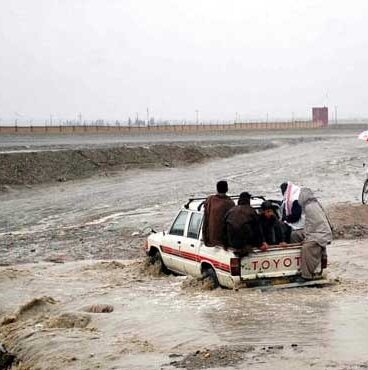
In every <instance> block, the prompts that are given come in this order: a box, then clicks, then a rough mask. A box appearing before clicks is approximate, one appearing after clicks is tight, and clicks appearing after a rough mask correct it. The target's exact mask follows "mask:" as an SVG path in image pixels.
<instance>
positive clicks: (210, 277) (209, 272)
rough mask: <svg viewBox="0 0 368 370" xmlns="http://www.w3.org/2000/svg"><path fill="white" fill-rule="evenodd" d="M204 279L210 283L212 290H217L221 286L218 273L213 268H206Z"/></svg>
mask: <svg viewBox="0 0 368 370" xmlns="http://www.w3.org/2000/svg"><path fill="white" fill-rule="evenodd" d="M202 277H203V280H206V281H208V282H209V283H210V287H211V289H216V288H218V287H219V286H220V283H219V281H218V279H217V275H216V271H215V270H214V269H213V268H212V267H206V268H205V269H204V270H203V272H202Z"/></svg>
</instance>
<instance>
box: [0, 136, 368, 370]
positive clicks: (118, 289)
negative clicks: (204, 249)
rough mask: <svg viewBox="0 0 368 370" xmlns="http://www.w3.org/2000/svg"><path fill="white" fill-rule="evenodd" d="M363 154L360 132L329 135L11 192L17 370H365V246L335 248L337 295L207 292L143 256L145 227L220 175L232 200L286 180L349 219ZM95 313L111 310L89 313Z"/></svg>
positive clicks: (332, 266)
mask: <svg viewBox="0 0 368 370" xmlns="http://www.w3.org/2000/svg"><path fill="white" fill-rule="evenodd" d="M233 139H234V138H231V140H233ZM279 139H280V138H279V137H275V138H272V137H270V140H276V141H279ZM12 145H14V146H16V143H12ZM367 153H368V147H367V145H366V143H364V142H359V141H358V140H357V139H356V137H355V133H354V132H350V133H346V132H344V133H340V135H336V133H334V134H333V135H332V134H331V135H327V134H325V133H324V135H323V137H322V138H316V139H313V140H307V141H305V142H303V141H302V142H299V143H297V144H296V143H295V142H293V143H292V142H290V141H287V140H286V141H282V142H278V143H277V146H276V147H274V148H272V149H267V150H263V151H257V152H253V153H249V154H242V155H238V156H235V157H232V158H227V159H216V160H212V161H209V162H206V163H202V164H195V165H191V166H187V167H181V168H164V169H152V170H149V169H145V170H142V169H137V170H129V171H124V172H121V173H117V174H114V176H109V177H101V176H98V177H97V176H96V177H93V178H90V179H85V180H78V181H73V182H67V183H61V184H57V185H40V186H37V187H32V188H26V187H15V188H12V189H10V191H8V192H4V193H2V194H1V195H0V203H1V213H0V264H1V265H2V267H0V322H1V323H2V324H0V325H1V326H0V342H2V343H4V344H5V345H6V347H7V349H8V350H9V351H11V352H12V353H14V354H15V355H16V356H17V361H20V363H19V364H18V365H16V366H17V367H14V368H18V369H28V368H29V369H160V368H162V369H176V368H187V369H203V368H214V369H216V368H217V369H222V368H230V369H231V368H233V369H244V368H248V367H251V368H254V369H298V368H299V369H300V368H302V369H310V368H312V369H329V368H331V369H364V368H368V311H367V304H368V283H367V279H368V267H367V266H368V248H367V247H368V243H367V241H366V239H364V238H363V239H362V238H360V239H349V240H336V241H334V242H333V244H332V245H331V246H330V247H329V267H328V273H329V279H330V282H331V284H330V285H329V286H326V287H323V288H298V289H285V290H261V289H253V290H239V291H233V290H224V289H216V290H214V291H208V290H205V289H204V288H203V286H202V285H201V284H200V283H199V282H196V281H194V280H191V279H189V278H186V277H181V276H173V275H169V276H161V275H158V274H157V273H156V272H155V271H153V270H152V269H151V268H148V267H147V266H146V264H145V261H144V258H143V255H142V248H141V246H142V244H143V241H144V237H145V234H146V233H147V230H148V228H149V227H154V228H156V229H164V228H166V227H167V226H168V225H169V224H170V222H171V220H172V219H173V217H174V216H175V213H176V212H177V211H178V209H179V207H180V206H181V205H182V204H183V203H184V202H185V200H186V199H187V198H188V197H190V196H194V195H203V196H205V195H208V194H210V193H212V192H213V190H214V186H215V183H216V181H218V180H220V179H227V180H228V182H229V188H230V192H231V193H233V194H236V193H239V192H241V191H245V190H247V191H250V192H251V193H253V194H257V195H266V196H268V197H272V198H280V194H279V188H278V187H279V184H280V183H281V182H283V181H285V180H291V181H294V182H295V183H297V184H300V185H305V186H309V187H311V188H312V189H313V190H314V191H315V193H316V195H317V196H318V197H319V198H320V199H321V200H322V202H323V204H324V205H326V207H334V206H335V205H337V204H339V205H340V206H341V205H343V206H341V208H339V209H340V213H344V212H346V217H347V219H348V218H350V219H351V220H349V222H352V221H354V220H353V219H354V214H349V209H353V207H358V206H359V203H360V196H361V188H362V185H363V181H364V171H363V168H362V163H363V162H364V161H368V160H367V159H368V156H367ZM359 207H360V206H359ZM341 216H342V215H341V214H340V218H341ZM342 219H343V217H342ZM363 221H364V220H363ZM365 221H366V223H367V224H368V220H365ZM347 222H348V221H347ZM96 305H109V306H112V307H113V311H112V312H106V313H94V312H91V310H89V309H88V308H90V307H91V306H94V307H96ZM98 307H99V306H98Z"/></svg>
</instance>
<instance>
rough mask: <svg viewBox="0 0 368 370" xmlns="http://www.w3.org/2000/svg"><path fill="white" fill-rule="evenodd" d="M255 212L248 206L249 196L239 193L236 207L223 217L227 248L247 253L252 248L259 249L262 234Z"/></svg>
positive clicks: (245, 193)
mask: <svg viewBox="0 0 368 370" xmlns="http://www.w3.org/2000/svg"><path fill="white" fill-rule="evenodd" d="M258 218H259V217H258V215H257V213H256V211H255V210H254V209H253V208H252V207H251V205H250V194H249V193H247V192H244V193H241V194H240V197H239V201H238V205H237V206H235V207H234V208H232V209H230V210H229V211H228V212H227V214H226V216H225V223H226V232H227V242H228V246H230V247H232V248H235V249H238V250H240V249H243V250H244V251H245V252H247V253H249V252H250V251H251V249H252V247H253V246H255V247H259V246H260V245H261V244H262V242H263V239H262V233H261V231H260V227H259V220H258Z"/></svg>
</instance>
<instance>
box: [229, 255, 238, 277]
mask: <svg viewBox="0 0 368 370" xmlns="http://www.w3.org/2000/svg"><path fill="white" fill-rule="evenodd" d="M230 273H231V276H240V258H230Z"/></svg>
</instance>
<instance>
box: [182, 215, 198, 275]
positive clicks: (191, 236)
mask: <svg viewBox="0 0 368 370" xmlns="http://www.w3.org/2000/svg"><path fill="white" fill-rule="evenodd" d="M202 218H203V214H202V213H200V212H192V214H191V215H190V219H189V224H188V229H187V234H186V236H187V237H186V238H185V240H184V241H183V243H182V245H181V249H180V254H181V255H182V256H183V257H184V259H183V261H184V269H185V272H186V274H188V275H192V276H197V277H199V276H201V272H200V264H199V257H198V253H199V247H200V244H201V240H200V231H201V225H202Z"/></svg>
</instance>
